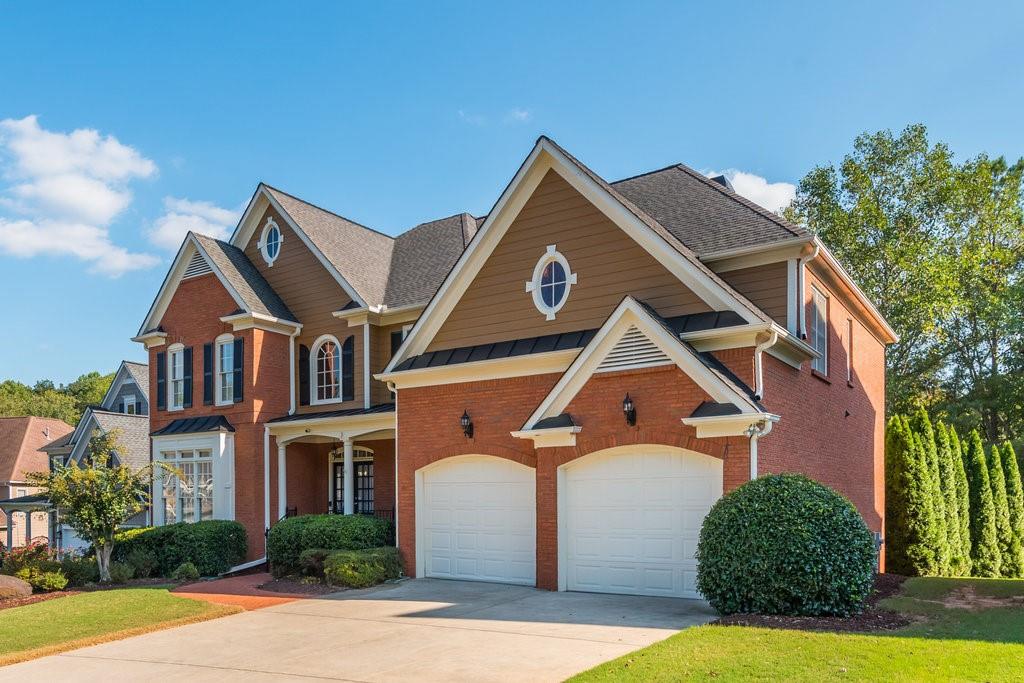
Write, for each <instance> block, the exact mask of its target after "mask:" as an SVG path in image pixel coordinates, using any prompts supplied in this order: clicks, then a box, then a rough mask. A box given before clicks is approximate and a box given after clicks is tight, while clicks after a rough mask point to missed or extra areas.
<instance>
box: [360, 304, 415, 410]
mask: <svg viewBox="0 0 1024 683" xmlns="http://www.w3.org/2000/svg"><path fill="white" fill-rule="evenodd" d="M408 324H410V323H399V324H396V325H388V326H386V327H377V326H374V327H372V328H370V375H371V376H372V375H373V374H375V373H378V372H380V371H382V370H383V369H384V368H385V367H387V364H388V363H389V362H390V361H391V333H392V332H396V331H399V330H401V329H402V327H403V325H408ZM394 400H395V397H394V395H393V394H392V393H391V392H390V391H388V387H387V385H386V384H385V383H384V382H377V381H375V380H372V379H371V384H370V403H372V404H374V405H376V404H377V403H390V402H391V401H394Z"/></svg>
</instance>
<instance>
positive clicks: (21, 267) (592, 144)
mask: <svg viewBox="0 0 1024 683" xmlns="http://www.w3.org/2000/svg"><path fill="white" fill-rule="evenodd" d="M842 4H843V5H849V6H848V7H847V6H843V7H841V6H840V3H811V2H808V3H750V4H749V5H747V4H745V3H740V2H737V3H732V4H728V3H715V2H706V1H705V2H699V3H678V2H677V3H658V2H634V3H621V2H609V3H597V2H592V3H565V4H564V5H556V3H551V2H540V3H531V2H516V3H500V4H498V3H491V4H490V5H492V6H486V5H487V3H449V2H434V3H420V4H400V3H359V4H356V3H347V4H343V3H335V2H331V3H322V4H316V3H287V4H286V3H261V2H245V3H227V2H225V3H188V2H180V3H118V4H113V3H110V4H107V3H101V2H98V3H88V4H84V3H82V4H71V3H67V4H63V5H61V6H60V8H59V9H58V8H55V7H54V6H52V5H51V4H49V3H29V2H22V3H19V4H6V5H5V8H4V17H3V21H2V22H0V64H3V65H4V67H3V68H2V69H0V292H2V294H3V299H4V304H5V305H4V309H5V316H4V322H3V323H2V325H0V379H2V378H8V377H12V378H15V379H19V380H22V381H25V382H29V383H32V382H34V381H36V380H37V379H39V378H43V377H47V378H51V379H53V380H55V381H57V382H67V381H70V380H72V379H74V378H75V377H77V376H78V375H79V374H81V373H83V372H87V371H89V370H93V369H98V370H102V371H111V370H113V369H114V368H115V367H116V365H117V362H118V361H119V360H120V359H121V358H132V359H142V358H143V357H144V354H143V352H142V349H141V347H139V346H138V345H136V344H134V343H132V342H131V341H129V337H131V336H132V335H133V334H134V333H135V331H136V330H137V328H138V325H139V324H140V322H141V320H142V318H143V317H144V315H145V313H146V310H147V309H148V307H149V305H150V303H151V302H152V299H153V297H154V295H155V294H156V291H157V289H158V287H159V285H160V282H161V280H162V278H163V276H164V274H165V271H166V268H167V267H168V265H169V262H170V258H171V257H172V256H173V252H174V247H175V246H176V242H177V241H179V239H180V236H181V235H182V234H183V233H182V230H184V229H186V228H188V227H194V228H197V229H199V230H200V231H205V232H218V231H220V232H222V233H224V232H227V231H229V230H230V227H231V226H232V224H233V223H232V222H233V220H234V217H235V215H236V214H237V212H238V211H239V209H240V207H241V206H243V205H244V203H245V202H246V201H247V200H248V199H249V197H250V195H251V194H252V192H253V190H254V189H255V186H256V184H257V182H259V181H261V180H262V181H266V182H268V183H270V184H273V185H275V186H277V187H280V188H282V189H284V190H287V191H289V192H291V193H293V194H296V195H298V196H300V197H302V198H304V199H307V200H309V201H312V202H315V203H318V204H321V205H323V206H325V207H327V208H330V209H332V210H334V211H337V212H338V213H341V214H343V215H346V216H348V217H350V218H352V219H354V220H357V221H359V222H362V223H364V224H367V225H370V226H373V227H375V228H378V229H380V230H383V231H385V232H389V233H397V232H401V231H403V230H405V229H407V228H409V227H411V226H413V225H415V224H416V223H418V222H421V221H424V220H429V219H433V218H436V217H440V216H445V215H450V214H452V213H455V212H457V211H463V210H466V211H470V212H473V213H483V212H486V211H487V210H488V209H489V208H490V205H491V204H492V203H493V201H494V200H495V199H496V198H497V195H498V194H499V192H500V191H501V189H502V188H503V187H504V185H505V184H506V183H507V182H508V180H509V178H510V177H511V176H512V174H513V173H514V172H515V170H516V168H517V166H518V164H519V163H520V161H521V160H522V158H523V157H524V156H525V155H526V154H527V153H528V151H529V149H530V146H531V145H532V143H533V141H534V139H535V138H536V137H537V135H539V134H541V133H546V134H548V135H550V136H552V137H553V138H554V139H555V140H557V141H558V142H559V143H561V144H562V145H564V146H565V147H567V148H568V149H569V150H570V151H571V152H573V153H574V154H575V155H576V156H578V157H579V158H580V159H581V160H582V161H583V162H584V163H586V164H588V165H589V166H590V167H591V168H593V169H594V170H595V171H597V172H598V173H600V174H601V175H603V176H604V177H605V178H608V179H616V178H620V177H624V176H628V175H633V174H635V173H639V172H643V171H645V170H650V169H653V168H658V167H661V166H665V165H668V164H670V163H673V162H676V161H682V162H685V163H687V164H689V165H691V166H693V167H695V168H698V169H701V170H705V171H712V170H727V169H733V170H737V171H740V172H743V173H744V174H747V175H741V176H739V178H738V179H739V180H740V181H742V182H743V186H744V188H745V191H746V192H747V193H748V194H749V195H750V196H751V197H752V198H755V199H756V200H758V201H762V202H763V203H766V204H771V203H773V202H779V201H784V200H785V198H786V197H787V196H788V194H787V193H788V192H789V191H790V188H789V187H788V185H785V184H784V183H789V184H792V183H796V182H797V181H799V179H800V178H801V177H802V176H803V174H804V173H806V172H807V171H808V170H809V169H810V168H812V167H813V166H814V165H815V164H820V163H825V162H829V161H834V160H837V159H839V158H841V157H842V155H843V154H844V153H845V152H847V151H848V150H849V148H850V145H851V142H852V140H853V138H854V136H855V135H857V134H858V133H860V132H862V131H874V130H878V129H882V128H892V129H899V128H902V127H903V126H905V125H907V124H908V123H912V122H923V123H925V124H926V125H927V126H928V127H929V130H930V132H931V135H932V137H933V139H937V140H943V141H946V142H947V143H949V144H950V145H951V146H952V148H953V149H954V150H955V151H956V152H957V153H958V154H960V155H962V156H968V155H974V154H977V153H979V152H982V151H986V152H988V153H990V154H993V155H999V154H1002V155H1006V156H1008V157H1013V158H1017V157H1019V156H1022V155H1024V135H1022V132H1021V131H1022V127H1021V123H1020V122H1021V112H1022V111H1024V54H1022V52H1021V50H1020V30H1021V26H1022V25H1024V5H1022V4H1020V3H1006V4H1003V3H998V2H990V3H959V4H957V5H952V4H950V5H946V4H945V3H935V2H929V3H918V4H913V3H891V2H886V3H868V2H864V3H855V4H854V3H842ZM286 5H287V6H286ZM27 117H35V118H27ZM761 179H764V180H765V181H766V182H767V183H768V185H765V184H764V182H762V181H761ZM776 183H783V184H776ZM739 184H740V183H737V185H738V186H739Z"/></svg>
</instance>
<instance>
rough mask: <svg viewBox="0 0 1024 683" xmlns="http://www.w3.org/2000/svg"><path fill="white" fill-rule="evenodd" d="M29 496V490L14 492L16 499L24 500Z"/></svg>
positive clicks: (16, 490)
mask: <svg viewBox="0 0 1024 683" xmlns="http://www.w3.org/2000/svg"><path fill="white" fill-rule="evenodd" d="M27 495H28V489H15V490H14V497H15V498H24V497H25V496H27Z"/></svg>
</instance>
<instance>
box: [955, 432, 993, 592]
mask: <svg viewBox="0 0 1024 683" xmlns="http://www.w3.org/2000/svg"><path fill="white" fill-rule="evenodd" d="M986 461H987V458H986V457H985V447H984V446H983V445H982V443H981V434H979V433H978V430H974V431H972V432H971V434H970V436H968V437H967V448H966V449H965V450H964V465H965V469H966V470H967V482H968V485H969V489H970V493H971V562H972V565H973V567H974V575H975V576H988V577H995V576H999V575H1000V569H1001V561H1000V554H999V537H998V534H997V532H996V510H995V504H994V503H993V501H992V484H991V483H990V482H989V476H988V463H987V462H986Z"/></svg>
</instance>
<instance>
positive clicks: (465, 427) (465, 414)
mask: <svg viewBox="0 0 1024 683" xmlns="http://www.w3.org/2000/svg"><path fill="white" fill-rule="evenodd" d="M459 423H460V424H461V425H462V433H463V434H465V435H466V438H468V439H472V438H473V420H471V419H470V417H469V411H468V410H463V411H462V417H461V418H459Z"/></svg>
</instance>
